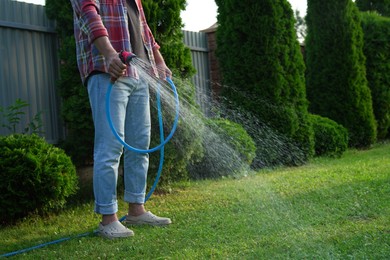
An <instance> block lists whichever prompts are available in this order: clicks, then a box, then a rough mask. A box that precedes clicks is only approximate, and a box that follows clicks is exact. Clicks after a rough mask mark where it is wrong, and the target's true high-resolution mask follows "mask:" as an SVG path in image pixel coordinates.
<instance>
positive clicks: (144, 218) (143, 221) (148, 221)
mask: <svg viewBox="0 0 390 260" xmlns="http://www.w3.org/2000/svg"><path fill="white" fill-rule="evenodd" d="M124 223H125V224H127V225H151V226H165V225H169V224H171V223H172V221H171V220H170V219H169V218H162V217H158V216H156V215H154V214H153V213H152V212H150V211H148V212H145V213H144V214H142V215H140V216H137V217H134V216H129V215H127V216H126V219H125V220H124Z"/></svg>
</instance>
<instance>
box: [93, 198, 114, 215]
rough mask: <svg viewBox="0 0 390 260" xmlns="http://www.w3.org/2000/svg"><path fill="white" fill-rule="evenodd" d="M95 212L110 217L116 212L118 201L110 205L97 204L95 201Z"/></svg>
mask: <svg viewBox="0 0 390 260" xmlns="http://www.w3.org/2000/svg"><path fill="white" fill-rule="evenodd" d="M95 212H96V213H98V214H102V215H111V214H115V213H117V212H118V201H115V202H113V203H110V204H99V203H97V202H96V201H95Z"/></svg>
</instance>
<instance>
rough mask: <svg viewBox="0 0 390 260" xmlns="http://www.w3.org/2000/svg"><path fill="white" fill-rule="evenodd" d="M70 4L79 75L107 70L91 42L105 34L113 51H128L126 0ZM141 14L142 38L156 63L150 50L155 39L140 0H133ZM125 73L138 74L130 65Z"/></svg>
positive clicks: (87, 0) (74, 1) (74, 0)
mask: <svg viewBox="0 0 390 260" xmlns="http://www.w3.org/2000/svg"><path fill="white" fill-rule="evenodd" d="M70 1H71V3H72V6H73V17H74V35H75V39H76V51H77V64H78V67H79V71H80V75H81V79H82V81H83V83H86V79H87V78H88V76H89V74H90V73H91V72H93V71H100V72H107V71H108V67H107V66H106V63H105V60H104V57H103V55H101V54H100V53H99V51H98V49H97V48H96V46H95V45H94V44H93V42H94V40H95V39H97V38H99V37H102V36H107V37H109V39H110V42H111V44H112V46H113V47H114V49H115V50H116V51H118V52H119V51H121V50H126V51H131V44H130V35H129V25H128V19H127V9H126V0H70ZM135 2H136V4H137V6H138V11H139V18H140V25H141V34H142V39H143V42H144V45H145V48H146V51H147V55H148V57H149V61H150V62H151V64H152V65H153V67H155V64H156V63H155V60H154V55H153V50H156V49H157V50H158V49H159V48H160V46H159V45H158V44H157V43H156V41H155V39H154V37H153V34H152V32H151V31H150V28H149V26H148V24H147V22H146V18H145V13H144V11H143V8H142V3H141V0H135ZM125 75H126V76H129V77H135V78H138V74H137V71H136V70H135V68H134V67H133V66H127V71H126V74H125Z"/></svg>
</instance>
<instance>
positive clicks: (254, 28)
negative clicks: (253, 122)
mask: <svg viewBox="0 0 390 260" xmlns="http://www.w3.org/2000/svg"><path fill="white" fill-rule="evenodd" d="M216 3H217V5H218V30H217V45H218V49H217V53H216V55H217V58H218V60H219V61H220V63H219V64H220V66H221V73H222V78H223V82H222V83H223V89H222V95H223V97H225V98H226V99H227V100H228V101H229V103H230V104H231V106H232V107H233V108H240V109H244V110H246V111H248V112H250V113H251V114H253V116H255V117H256V118H257V119H258V120H259V121H261V122H266V123H267V124H268V126H269V127H270V128H272V129H273V130H274V131H277V132H278V133H280V134H281V135H283V136H285V137H286V138H288V139H290V140H291V141H292V142H293V143H295V144H297V145H299V146H300V147H299V148H300V150H301V152H302V153H303V156H302V158H303V159H304V162H306V161H307V160H308V159H309V158H310V157H311V156H312V154H313V153H314V151H313V146H314V145H313V142H312V140H313V132H312V131H311V128H310V125H309V124H308V120H309V119H308V102H307V99H306V94H305V76H304V74H305V64H304V61H303V56H302V53H301V50H300V46H299V43H298V40H297V36H296V31H295V28H294V15H293V11H292V9H291V5H290V4H289V3H288V1H287V0H281V1H274V0H266V1H250V4H248V3H249V2H248V1H247V2H245V1H241V0H232V1H225V0H217V1H216ZM248 16H249V17H251V19H247V18H248ZM236 122H237V121H236ZM251 136H252V138H253V139H254V141H255V142H256V145H257V147H260V146H261V144H262V142H263V140H259V139H257V138H256V136H253V135H251ZM258 155H261V154H258ZM258 157H259V156H258ZM255 161H262V158H256V159H255ZM279 162H280V161H279ZM296 162H297V161H287V162H286V164H287V165H294V164H295V163H296ZM253 166H258V167H261V166H262V165H261V164H259V163H254V165H253Z"/></svg>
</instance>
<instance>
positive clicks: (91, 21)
mask: <svg viewBox="0 0 390 260" xmlns="http://www.w3.org/2000/svg"><path fill="white" fill-rule="evenodd" d="M71 3H72V6H73V10H74V12H75V15H77V17H78V23H79V28H80V31H81V32H82V33H84V34H85V35H87V37H88V41H89V42H90V43H92V42H93V41H94V40H96V39H97V38H99V37H102V36H108V32H107V29H106V28H105V27H104V25H103V22H102V19H101V17H100V15H99V6H98V4H97V3H96V1H95V0H71Z"/></svg>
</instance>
